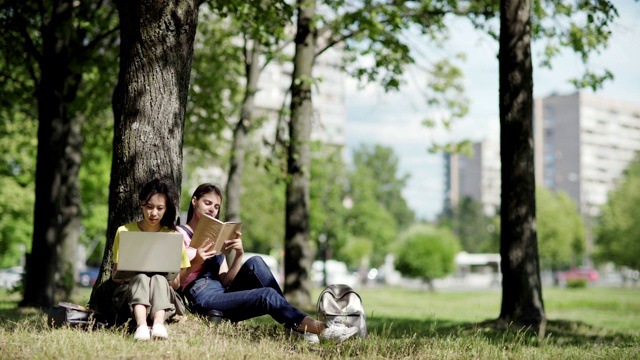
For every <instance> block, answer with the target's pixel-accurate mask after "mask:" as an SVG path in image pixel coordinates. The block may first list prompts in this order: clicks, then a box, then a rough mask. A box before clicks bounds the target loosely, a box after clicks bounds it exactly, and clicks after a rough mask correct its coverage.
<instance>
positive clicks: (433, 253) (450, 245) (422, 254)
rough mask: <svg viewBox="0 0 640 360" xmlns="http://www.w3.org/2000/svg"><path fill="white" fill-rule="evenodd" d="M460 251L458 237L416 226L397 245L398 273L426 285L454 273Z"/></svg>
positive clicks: (440, 230)
mask: <svg viewBox="0 0 640 360" xmlns="http://www.w3.org/2000/svg"><path fill="white" fill-rule="evenodd" d="M458 251H460V244H459V242H458V239H457V238H456V236H455V235H454V234H453V233H452V232H451V230H449V229H447V228H437V227H435V226H432V225H428V224H416V225H413V226H412V227H410V228H409V230H408V231H407V232H405V233H404V234H403V235H401V237H400V241H398V243H397V244H396V249H395V252H396V256H397V257H396V262H395V266H396V269H397V270H398V271H399V272H400V273H401V274H402V275H404V276H407V277H416V278H422V279H423V280H426V281H427V282H430V281H431V280H433V279H438V278H442V277H444V276H446V275H448V274H450V273H452V272H453V271H454V270H455V263H454V258H455V255H456V254H457V253H458Z"/></svg>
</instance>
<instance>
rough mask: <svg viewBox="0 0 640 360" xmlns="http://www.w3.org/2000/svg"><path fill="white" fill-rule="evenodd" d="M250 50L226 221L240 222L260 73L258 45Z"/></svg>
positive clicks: (247, 57)
mask: <svg viewBox="0 0 640 360" xmlns="http://www.w3.org/2000/svg"><path fill="white" fill-rule="evenodd" d="M252 42H253V44H252V46H251V49H249V50H248V53H247V54H246V56H245V61H246V63H245V74H246V81H247V83H246V85H245V90H244V99H243V100H242V110H241V114H240V119H239V120H238V123H237V124H236V128H235V129H234V131H233V144H232V147H231V159H230V164H229V165H230V166H229V175H228V178H227V191H226V195H227V196H226V202H227V204H226V205H227V206H226V207H225V209H227V210H226V221H240V220H241V219H240V192H241V189H242V175H243V172H244V162H245V153H246V148H247V142H248V140H249V139H248V137H249V131H250V130H251V120H252V118H253V109H254V104H255V95H256V91H257V88H258V80H259V79H260V73H261V71H262V69H261V66H260V43H259V42H258V41H257V40H253V41H252Z"/></svg>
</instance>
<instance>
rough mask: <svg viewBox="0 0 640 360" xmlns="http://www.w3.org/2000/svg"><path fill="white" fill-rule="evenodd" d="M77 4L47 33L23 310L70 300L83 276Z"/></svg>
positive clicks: (55, 12)
mask: <svg viewBox="0 0 640 360" xmlns="http://www.w3.org/2000/svg"><path fill="white" fill-rule="evenodd" d="M72 3H73V1H70V0H68V1H60V2H58V3H57V4H56V6H55V7H54V8H53V9H52V13H51V18H50V19H49V21H48V22H47V21H43V25H42V28H41V35H42V59H41V60H40V71H41V76H40V84H39V86H38V87H37V91H36V96H37V98H38V122H39V127H38V150H37V165H36V201H35V208H34V222H33V229H34V230H33V241H32V251H31V254H29V255H28V256H27V261H26V267H25V268H26V275H25V279H24V294H23V300H22V301H21V302H20V306H34V307H41V308H48V307H49V306H51V305H53V304H56V303H57V302H58V301H60V300H64V299H68V298H69V296H70V295H71V292H72V291H73V288H74V285H75V278H76V277H77V269H76V263H77V259H78V252H77V249H78V236H79V228H80V189H79V180H78V173H79V171H80V159H81V150H82V142H83V137H82V134H81V132H80V125H81V124H80V120H79V119H81V118H79V117H74V116H73V114H70V112H71V110H70V109H69V105H70V103H71V102H72V101H73V100H74V99H75V97H76V94H77V90H78V86H79V84H80V80H81V78H82V74H81V72H80V70H78V69H77V67H75V68H74V67H73V63H72V60H73V56H74V55H73V53H74V51H75V50H77V48H78V47H81V46H82V42H79V41H78V39H76V38H75V37H74V36H75V35H76V34H75V29H74V25H73V23H74V21H75V19H74V18H73V12H72V8H73V6H72ZM41 15H42V16H43V17H44V16H45V14H41ZM74 46H75V48H74Z"/></svg>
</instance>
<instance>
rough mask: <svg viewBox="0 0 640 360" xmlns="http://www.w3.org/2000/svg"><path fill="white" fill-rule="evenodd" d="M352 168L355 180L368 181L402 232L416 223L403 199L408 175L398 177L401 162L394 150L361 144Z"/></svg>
mask: <svg viewBox="0 0 640 360" xmlns="http://www.w3.org/2000/svg"><path fill="white" fill-rule="evenodd" d="M353 165H354V167H355V173H356V175H355V176H358V177H365V176H366V177H368V178H369V181H371V187H370V189H371V190H372V191H373V196H374V197H375V198H376V200H377V201H378V203H380V205H382V207H384V208H385V209H387V211H389V213H391V215H392V216H393V217H394V218H395V220H396V223H397V224H398V227H399V228H405V227H407V226H409V225H411V224H412V223H413V222H414V221H415V213H414V212H413V210H411V209H410V208H409V205H407V201H406V200H405V199H404V197H403V196H402V190H404V188H405V187H406V186H407V181H408V180H409V175H408V174H402V175H401V174H399V170H398V168H399V159H398V157H397V155H396V154H395V153H394V151H393V149H392V148H390V147H388V146H383V145H379V144H376V145H373V146H371V147H370V146H367V145H364V144H361V145H360V146H359V147H358V148H357V149H355V150H354V151H353ZM354 200H355V198H354Z"/></svg>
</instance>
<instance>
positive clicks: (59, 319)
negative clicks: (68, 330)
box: [47, 301, 107, 330]
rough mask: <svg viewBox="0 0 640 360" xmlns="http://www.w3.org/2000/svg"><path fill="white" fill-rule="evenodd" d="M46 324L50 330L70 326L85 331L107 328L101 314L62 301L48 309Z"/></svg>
mask: <svg viewBox="0 0 640 360" xmlns="http://www.w3.org/2000/svg"><path fill="white" fill-rule="evenodd" d="M47 324H48V325H49V326H50V327H52V328H59V327H63V326H70V327H78V328H83V329H87V330H91V329H94V328H105V327H106V326H107V322H106V321H105V320H104V317H103V316H102V314H100V313H98V312H96V311H93V310H91V309H88V308H86V307H84V306H81V305H77V304H72V303H68V302H64V301H61V302H59V303H58V306H52V307H51V308H49V315H48V318H47Z"/></svg>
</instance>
